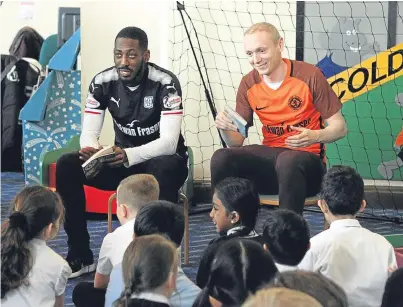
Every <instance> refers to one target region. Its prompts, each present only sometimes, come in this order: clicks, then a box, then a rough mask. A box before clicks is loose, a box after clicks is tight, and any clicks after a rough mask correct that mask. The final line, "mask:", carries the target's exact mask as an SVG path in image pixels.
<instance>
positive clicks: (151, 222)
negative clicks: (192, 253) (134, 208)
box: [134, 200, 185, 246]
mask: <svg viewBox="0 0 403 307" xmlns="http://www.w3.org/2000/svg"><path fill="white" fill-rule="evenodd" d="M184 226H185V216H184V214H183V211H182V210H180V209H179V206H178V205H177V204H174V203H171V202H169V201H166V200H156V201H152V202H150V203H149V204H148V205H147V206H144V207H143V208H141V209H140V210H139V212H138V213H137V217H136V221H135V222H134V235H135V237H136V238H138V237H141V236H145V235H151V234H160V235H162V236H164V237H167V238H169V239H170V240H171V241H172V242H173V243H175V244H176V246H179V245H180V244H181V242H182V239H183V234H184ZM136 240H137V239H136Z"/></svg>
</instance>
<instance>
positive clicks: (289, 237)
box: [263, 209, 310, 272]
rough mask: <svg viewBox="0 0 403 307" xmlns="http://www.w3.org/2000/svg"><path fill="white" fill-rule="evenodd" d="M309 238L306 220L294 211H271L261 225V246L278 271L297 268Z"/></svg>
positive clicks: (307, 245) (305, 250) (306, 248)
mask: <svg viewBox="0 0 403 307" xmlns="http://www.w3.org/2000/svg"><path fill="white" fill-rule="evenodd" d="M309 238H310V235H309V227H308V224H307V222H306V221H305V219H304V218H303V217H302V216H301V215H299V214H297V213H295V212H294V211H290V210H282V209H280V210H276V211H272V212H270V214H269V216H268V218H267V220H266V222H265V223H264V225H263V242H264V245H263V246H264V248H265V249H266V250H267V251H269V253H270V255H271V257H272V258H273V260H274V262H275V263H276V266H277V269H278V270H279V271H280V272H284V271H292V270H296V269H297V268H298V267H297V265H298V264H299V263H300V262H301V260H302V258H304V256H305V254H306V252H307V250H308V249H309V245H310V243H309Z"/></svg>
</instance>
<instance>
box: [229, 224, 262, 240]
mask: <svg viewBox="0 0 403 307" xmlns="http://www.w3.org/2000/svg"><path fill="white" fill-rule="evenodd" d="M243 228H245V226H236V227H234V228H231V229H230V230H228V231H227V236H229V235H231V234H233V233H236V232H238V231H240V230H242V229H243ZM257 236H259V234H258V233H257V232H256V231H255V230H254V229H252V231H251V232H250V233H249V234H248V235H247V236H244V237H243V238H254V237H257Z"/></svg>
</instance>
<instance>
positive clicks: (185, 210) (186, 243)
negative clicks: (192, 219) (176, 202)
mask: <svg viewBox="0 0 403 307" xmlns="http://www.w3.org/2000/svg"><path fill="white" fill-rule="evenodd" d="M179 196H180V198H181V199H182V201H183V214H184V216H185V235H184V238H183V241H184V242H183V249H184V255H185V259H184V263H185V265H188V264H189V201H188V198H187V197H186V195H185V194H183V193H180V194H179Z"/></svg>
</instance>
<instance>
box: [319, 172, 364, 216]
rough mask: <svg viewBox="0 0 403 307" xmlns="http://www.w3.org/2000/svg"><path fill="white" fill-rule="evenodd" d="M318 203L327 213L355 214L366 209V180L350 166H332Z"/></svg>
mask: <svg viewBox="0 0 403 307" xmlns="http://www.w3.org/2000/svg"><path fill="white" fill-rule="evenodd" d="M318 204H319V206H320V208H321V210H322V211H323V212H324V213H325V215H326V214H329V213H330V214H332V215H334V216H350V215H353V216H354V215H356V214H357V213H358V212H359V211H360V210H364V208H365V205H366V203H365V200H364V181H363V180H362V178H361V176H360V174H359V173H358V172H357V171H356V170H355V169H353V168H352V167H350V166H344V165H335V166H333V167H332V168H330V169H329V170H328V171H327V173H326V174H325V176H324V177H323V181H322V189H321V192H320V200H319V202H318Z"/></svg>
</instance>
